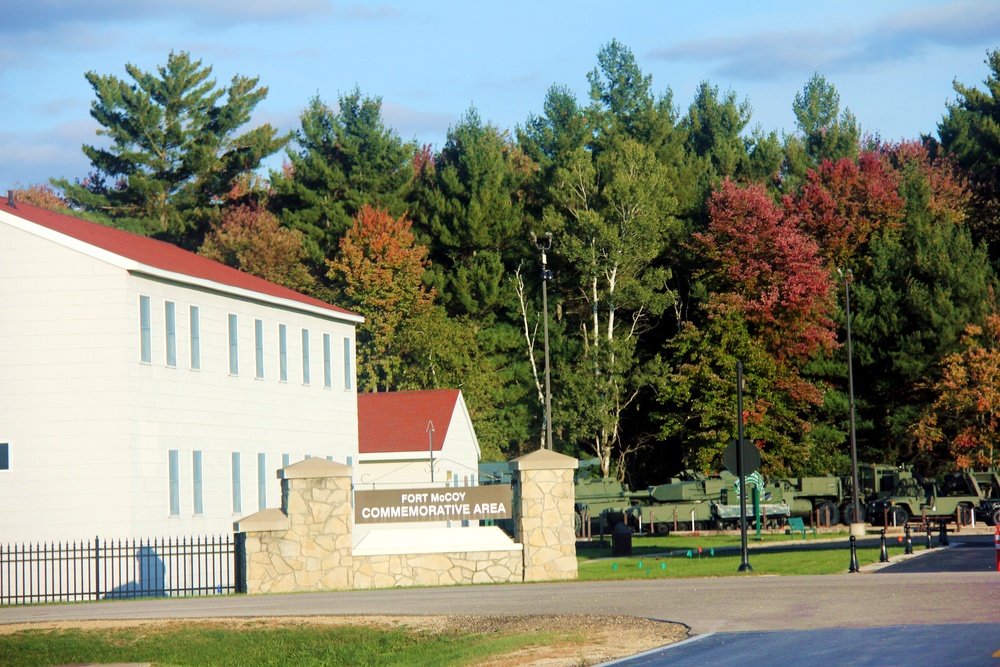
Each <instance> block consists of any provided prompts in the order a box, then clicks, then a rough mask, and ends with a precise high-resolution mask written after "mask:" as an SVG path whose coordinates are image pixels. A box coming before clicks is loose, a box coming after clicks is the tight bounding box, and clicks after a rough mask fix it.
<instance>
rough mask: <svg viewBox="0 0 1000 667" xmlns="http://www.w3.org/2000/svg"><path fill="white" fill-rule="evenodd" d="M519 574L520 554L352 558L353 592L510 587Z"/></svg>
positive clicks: (446, 554)
mask: <svg viewBox="0 0 1000 667" xmlns="http://www.w3.org/2000/svg"><path fill="white" fill-rule="evenodd" d="M523 571H524V565H523V561H522V558H521V552H520V551H468V552H452V553H430V554H389V555H373V556H355V557H354V588H359V589H360V588H396V587H400V586H404V587H406V586H451V585H455V584H496V583H514V582H520V581H522V579H523V573H524V572H523Z"/></svg>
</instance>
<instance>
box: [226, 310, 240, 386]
mask: <svg viewBox="0 0 1000 667" xmlns="http://www.w3.org/2000/svg"><path fill="white" fill-rule="evenodd" d="M237 324H238V322H237V319H236V315H233V314H232V313H230V314H229V374H230V375H239V374H240V341H239V338H238V330H237Z"/></svg>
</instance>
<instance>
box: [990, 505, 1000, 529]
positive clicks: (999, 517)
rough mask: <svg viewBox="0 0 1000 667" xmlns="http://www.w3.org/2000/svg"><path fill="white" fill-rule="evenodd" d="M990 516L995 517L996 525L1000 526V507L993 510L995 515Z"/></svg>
mask: <svg viewBox="0 0 1000 667" xmlns="http://www.w3.org/2000/svg"><path fill="white" fill-rule="evenodd" d="M990 518H991V519H993V525H994V526H1000V507H997V508H996V509H994V510H993V515H992V516H991V517H990Z"/></svg>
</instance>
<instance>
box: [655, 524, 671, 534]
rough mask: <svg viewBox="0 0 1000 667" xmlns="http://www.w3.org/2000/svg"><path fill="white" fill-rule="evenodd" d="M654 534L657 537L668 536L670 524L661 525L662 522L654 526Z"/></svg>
mask: <svg viewBox="0 0 1000 667" xmlns="http://www.w3.org/2000/svg"><path fill="white" fill-rule="evenodd" d="M656 534H657V535H669V534H670V524H669V523H663V522H662V521H661V522H660V523H658V524H656Z"/></svg>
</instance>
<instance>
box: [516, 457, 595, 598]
mask: <svg viewBox="0 0 1000 667" xmlns="http://www.w3.org/2000/svg"><path fill="white" fill-rule="evenodd" d="M577 465H578V463H577V461H576V459H573V458H570V457H568V456H564V455H562V454H557V453H555V452H552V451H549V450H538V451H535V452H532V453H531V454H527V455H525V456H522V457H520V458H517V459H515V460H513V461H511V462H510V467H511V472H512V474H513V479H514V484H515V486H516V488H515V490H514V524H515V533H514V539H515V541H517V542H520V543H521V544H522V545H524V581H551V580H556V579H576V577H577V575H578V568H577V561H576V531H575V530H574V528H573V516H574V507H573V505H574V502H575V497H574V491H575V488H574V485H573V470H575V469H576V467H577Z"/></svg>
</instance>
